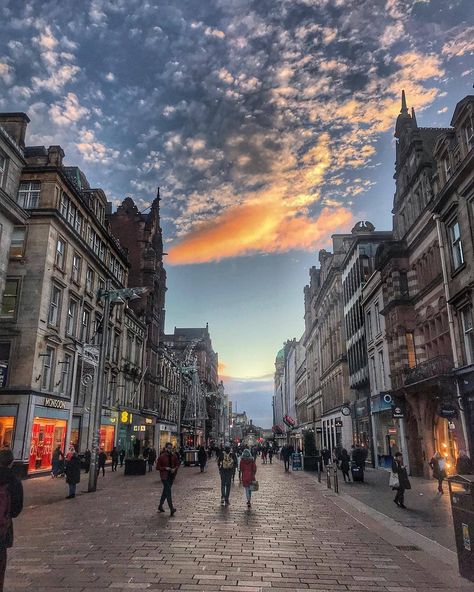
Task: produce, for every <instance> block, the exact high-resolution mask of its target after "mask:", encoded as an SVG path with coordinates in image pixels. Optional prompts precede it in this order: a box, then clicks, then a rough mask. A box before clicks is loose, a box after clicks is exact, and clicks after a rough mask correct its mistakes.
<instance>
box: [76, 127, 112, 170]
mask: <svg viewBox="0 0 474 592" xmlns="http://www.w3.org/2000/svg"><path fill="white" fill-rule="evenodd" d="M79 138H80V142H78V143H77V144H76V148H77V150H78V151H79V153H80V154H81V155H82V157H83V158H84V160H85V161H87V162H100V163H102V164H109V163H111V162H112V161H114V160H116V159H117V158H118V157H119V154H120V152H119V151H118V150H114V149H112V148H109V147H107V146H106V145H105V144H103V143H102V142H99V141H98V140H97V139H96V137H95V133H94V131H93V130H90V129H85V128H83V129H81V130H80V131H79Z"/></svg>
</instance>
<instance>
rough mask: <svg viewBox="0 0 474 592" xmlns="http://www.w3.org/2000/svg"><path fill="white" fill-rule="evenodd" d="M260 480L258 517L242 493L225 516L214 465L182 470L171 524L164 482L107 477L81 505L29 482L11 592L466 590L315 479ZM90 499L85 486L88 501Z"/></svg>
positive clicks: (44, 483) (265, 474)
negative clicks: (163, 500) (162, 502)
mask: <svg viewBox="0 0 474 592" xmlns="http://www.w3.org/2000/svg"><path fill="white" fill-rule="evenodd" d="M257 477H258V479H259V482H260V491H258V492H257V493H255V494H254V503H253V507H252V508H251V509H250V510H248V509H247V507H246V503H245V500H244V492H243V489H242V487H240V486H239V485H238V484H237V483H236V484H235V485H234V487H233V491H232V496H231V505H230V507H225V508H223V507H221V506H220V495H219V492H220V484H219V476H218V472H217V468H216V466H215V464H214V463H213V462H212V461H211V465H210V467H209V469H208V471H207V472H205V473H202V474H201V473H200V472H199V470H198V469H196V468H193V467H189V468H185V467H181V469H180V471H179V473H178V477H177V480H176V483H175V485H174V487H173V493H174V498H175V505H176V507H177V508H178V511H177V513H176V515H175V516H174V517H170V515H169V513H168V512H166V513H164V514H159V513H157V505H158V499H159V496H160V494H161V483H160V482H159V479H158V474H157V473H152V474H148V475H146V476H139V477H124V476H123V474H122V473H121V472H120V471H119V472H117V473H115V474H112V473H111V472H110V469H109V472H108V473H107V475H106V477H105V478H102V477H100V478H99V490H98V491H97V492H96V493H91V494H88V493H80V495H78V496H77V497H76V499H74V500H66V499H64V498H65V495H66V485H65V483H64V482H63V481H62V480H52V479H49V478H39V479H33V480H29V481H27V482H25V490H26V509H25V510H24V512H23V513H22V514H21V515H20V517H19V518H18V519H16V520H15V537H16V540H15V547H14V549H12V550H11V551H10V552H9V565H8V570H7V580H6V585H5V590H6V591H7V592H8V591H14V590H15V591H16V590H25V591H33V590H34V591H35V592H45V591H48V592H55V591H60V590H61V591H64V592H69V591H74V592H94V591H95V592H97V591H98V590H124V591H125V590H127V591H128V590H181V591H186V590H187V591H197V590H202V591H205V592H212V591H222V592H225V591H227V592H233V591H235V592H264V591H267V590H268V591H272V592H274V591H282V590H319V591H321V590H327V591H329V590H330V591H331V592H333V591H334V592H338V591H351V590H352V591H354V592H370V591H381V592H422V591H423V592H428V591H435V590H440V591H443V592H447V591H448V590H458V589H461V588H459V587H457V585H458V584H457V583H454V582H455V580H454V579H453V580H452V581H453V585H449V584H447V583H446V578H443V577H441V576H442V573H441V572H440V571H439V570H438V571H437V569H436V566H433V568H430V569H426V568H425V567H424V566H423V565H422V563H419V562H417V561H416V560H414V558H413V555H410V552H409V550H407V552H404V551H403V550H401V549H400V548H396V547H395V546H393V545H392V544H391V543H390V542H389V541H387V540H386V539H387V537H384V536H381V535H380V534H379V533H377V530H376V529H371V527H367V526H365V525H364V524H363V523H362V522H361V521H360V520H359V519H357V517H354V516H352V515H351V514H350V512H348V511H344V510H341V508H340V507H338V506H337V505H336V504H335V503H334V502H333V501H332V498H331V497H328V496H327V495H325V492H324V490H323V488H321V487H318V486H316V484H315V479H314V475H311V474H307V473H304V472H298V473H297V472H294V473H293V472H290V473H285V472H284V471H283V468H282V466H281V464H280V463H279V462H277V463H276V464H273V465H269V464H268V465H261V464H260V462H259V464H258V474H257ZM86 489H87V483H86V477H85V476H83V482H82V483H81V484H80V485H79V492H81V491H83V490H86ZM440 569H442V570H443V571H446V569H445V567H441V568H440ZM456 582H457V580H456ZM464 582H465V581H464ZM465 583H466V582H465ZM463 586H464V585H463ZM466 586H467V587H463V588H462V589H463V590H469V589H472V585H471V584H467V583H466Z"/></svg>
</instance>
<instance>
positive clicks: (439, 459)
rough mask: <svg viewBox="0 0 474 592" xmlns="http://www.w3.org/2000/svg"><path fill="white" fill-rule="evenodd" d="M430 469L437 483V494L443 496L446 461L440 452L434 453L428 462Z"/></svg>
mask: <svg viewBox="0 0 474 592" xmlns="http://www.w3.org/2000/svg"><path fill="white" fill-rule="evenodd" d="M430 467H431V469H432V471H433V479H436V480H437V481H438V493H440V494H441V495H443V493H444V491H443V481H444V480H445V479H446V476H447V475H446V460H445V459H444V458H443V456H442V455H441V453H440V452H435V454H434V456H433V458H432V459H431V460H430Z"/></svg>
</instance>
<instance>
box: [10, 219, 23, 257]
mask: <svg viewBox="0 0 474 592" xmlns="http://www.w3.org/2000/svg"><path fill="white" fill-rule="evenodd" d="M25 237H26V228H25V227H24V226H15V228H14V229H13V232H12V239H11V243H10V258H12V259H21V258H22V257H23V255H24V253H25Z"/></svg>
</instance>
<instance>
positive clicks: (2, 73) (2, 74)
mask: <svg viewBox="0 0 474 592" xmlns="http://www.w3.org/2000/svg"><path fill="white" fill-rule="evenodd" d="M0 79H1V80H3V82H4V83H5V84H11V83H12V82H13V69H12V67H11V66H10V65H9V64H7V63H6V62H0Z"/></svg>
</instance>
